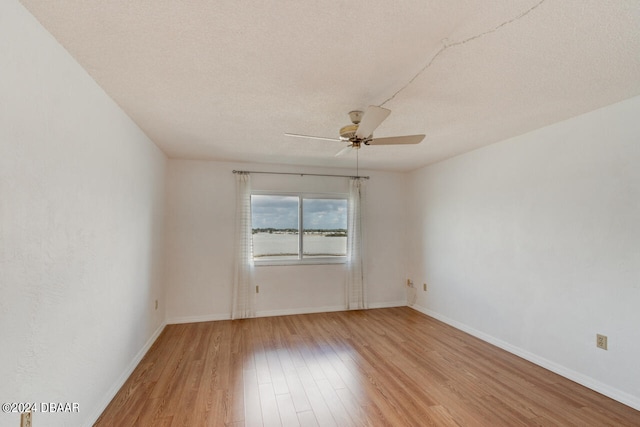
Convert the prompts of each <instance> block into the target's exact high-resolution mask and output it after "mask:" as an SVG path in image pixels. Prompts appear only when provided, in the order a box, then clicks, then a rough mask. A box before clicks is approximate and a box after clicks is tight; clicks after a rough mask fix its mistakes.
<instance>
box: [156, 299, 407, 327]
mask: <svg viewBox="0 0 640 427" xmlns="http://www.w3.org/2000/svg"><path fill="white" fill-rule="evenodd" d="M406 305H407V302H406V301H391V302H374V303H370V304H369V308H389V307H404V306H406ZM346 310H347V307H346V306H342V305H336V306H324V307H303V308H299V307H297V308H284V309H278V310H262V311H258V312H256V317H274V316H291V315H294V314H313V313H330V312H334V311H346ZM230 319H231V313H223V314H207V315H202V316H183V317H173V318H170V319H168V320H167V325H177V324H180V323H198V322H214V321H218V320H230Z"/></svg>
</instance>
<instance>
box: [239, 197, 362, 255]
mask: <svg viewBox="0 0 640 427" xmlns="http://www.w3.org/2000/svg"><path fill="white" fill-rule="evenodd" d="M251 196H288V197H297V198H298V258H297V259H260V258H255V257H254V258H253V263H254V265H255V266H256V267H258V266H270V265H305V264H315V265H319V264H345V263H346V262H347V255H346V254H345V255H344V256H328V257H323V256H310V257H308V258H305V257H304V246H303V245H304V243H303V235H304V228H303V224H304V218H303V215H304V214H303V201H304V200H305V199H329V200H345V201H347V204H348V202H349V195H348V194H345V193H305V192H282V191H255V190H254V191H252V192H251ZM348 227H349V222H348V221H347V233H348ZM251 228H252V229H253V224H251Z"/></svg>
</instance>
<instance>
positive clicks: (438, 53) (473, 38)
mask: <svg viewBox="0 0 640 427" xmlns="http://www.w3.org/2000/svg"><path fill="white" fill-rule="evenodd" d="M545 1H547V0H540V1H539V2H538V3H536V4H535V5H533V6H532V7H530V8H529V9H527V10H525V11H524V12H522V13H520V14H519V15H517V16H516V17H514V18H512V19H509V20H508V21H504V22H502V23H500V24H498V25H496V26H495V27H494V28H492V29H490V30H487V31H484V32H482V33H479V34H476V35H474V36H471V37H468V38H466V39H464V40H460V41H457V42H453V43H447V39H444V40H443V41H442V46H441V47H440V49H439V50H438V51H437V52H436V54H435V55H433V56H432V57H431V60H430V61H429V62H427V64H426V65H425V66H424V67H422V68H421V69H420V70H419V71H418V72H417V73H416V74H415V75H414V76H413V77H412V78H411V80H409V81H408V82H407V83H406V84H405V85H404V86H402V87H401V88H400V89H398V90H397V91H396V92H395V93H394V94H393V95H391V96H390V97H389V98H387V99H386V100H384V101H383V102H382V103H381V104H379V105H378V107H383V106H384V105H385V104H386V103H387V102H389V101H392V100H393V99H394V98H395V97H396V95H398V94H400V93H401V92H402V91H404V90H405V89H406V88H407V87H409V86H410V85H411V83H413V82H414V81H415V80H416V79H417V78H418V77H420V76H421V75H422V74H423V73H424V72H425V71H427V69H428V68H429V67H431V64H433V62H434V61H435V60H436V58H437V57H438V56H440V54H442V53H444V52H445V51H446V50H447V49H449V48H451V47H455V46H461V45H463V44H465V43H468V42H470V41H472V40H477V39H479V38H482V37H484V36H486V35H487V34H491V33H494V32H496V31H498V30H499V29H500V28H502V27H504V26H506V25H509V24H512V23H514V22H516V21H518V20H520V19H522V18H524V17H525V16H527V15H528V14H529V13H531V12H532V11H533V10H535V9H537V8H538V7H539V6H540V5H541V4H542V3H544V2H545Z"/></svg>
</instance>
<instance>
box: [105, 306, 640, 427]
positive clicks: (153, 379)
mask: <svg viewBox="0 0 640 427" xmlns="http://www.w3.org/2000/svg"><path fill="white" fill-rule="evenodd" d="M95 425H96V426H100V427H104V426H109V427H111V426H122V427H127V426H143V427H144V426H153V427H156V426H214V427H217V426H234V427H240V426H244V427H257V426H272V425H274V426H280V425H285V426H322V427H325V426H331V425H337V426H374V427H377V426H393V427H395V426H417V425H420V426H465V427H467V426H488V425H490V426H509V427H511V426H545V427H546V426H603V425H613V426H639V425H640V412H639V411H636V410H634V409H632V408H629V407H627V406H625V405H622V404H620V403H618V402H615V401H613V400H611V399H609V398H607V397H604V396H602V395H600V394H598V393H596V392H594V391H592V390H589V389H587V388H585V387H582V386H580V385H578V384H576V383H574V382H572V381H570V380H567V379H565V378H562V377H560V376H559V375H556V374H554V373H552V372H549V371H547V370H545V369H543V368H541V367H539V366H536V365H533V364H531V363H529V362H527V361H525V360H523V359H521V358H519V357H517V356H514V355H512V354H509V353H507V352H505V351H503V350H501V349H499V348H497V347H494V346H492V345H490V344H487V343H485V342H483V341H481V340H479V339H477V338H475V337H472V336H469V335H467V334H465V333H463V332H461V331H458V330H456V329H454V328H452V327H450V326H448V325H445V324H443V323H441V322H438V321H437V320H435V319H432V318H430V317H428V316H425V315H423V314H421V313H418V312H416V311H414V310H412V309H410V308H407V307H398V308H390V309H377V310H366V311H349V312H336V313H319V314H310V315H298V316H281V317H270V318H260V319H244V320H234V321H230V320H229V321H219V322H204V323H196V324H184V325H169V326H167V327H166V328H165V330H164V331H163V332H162V334H160V336H159V338H158V340H157V341H156V343H154V345H153V346H152V347H151V349H150V350H149V352H148V353H147V355H146V356H145V357H144V358H143V360H142V361H141V362H140V364H139V365H138V367H137V368H136V369H135V370H134V372H133V373H132V374H131V377H130V378H129V379H128V380H127V382H126V383H125V384H124V385H123V386H122V389H121V390H120V391H119V392H118V394H117V395H116V396H115V397H114V399H113V400H112V402H111V403H110V404H109V406H108V407H107V408H106V409H105V411H104V413H103V414H102V415H101V417H100V419H99V420H98V421H97V422H96V424H95Z"/></svg>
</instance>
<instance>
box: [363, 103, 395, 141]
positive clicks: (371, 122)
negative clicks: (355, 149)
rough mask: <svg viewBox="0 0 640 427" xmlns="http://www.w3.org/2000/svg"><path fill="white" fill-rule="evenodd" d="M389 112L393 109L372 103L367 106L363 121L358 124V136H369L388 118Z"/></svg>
mask: <svg viewBox="0 0 640 427" xmlns="http://www.w3.org/2000/svg"><path fill="white" fill-rule="evenodd" d="M389 114H391V110H387V109H386V108H382V107H376V106H375V105H370V106H369V108H367V111H365V112H364V116H363V117H362V121H361V122H360V124H359V125H358V130H357V131H356V137H358V138H368V137H369V136H371V134H373V131H374V130H375V129H376V128H377V127H378V126H380V123H382V122H383V121H384V119H386V118H387V117H388V116H389Z"/></svg>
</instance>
